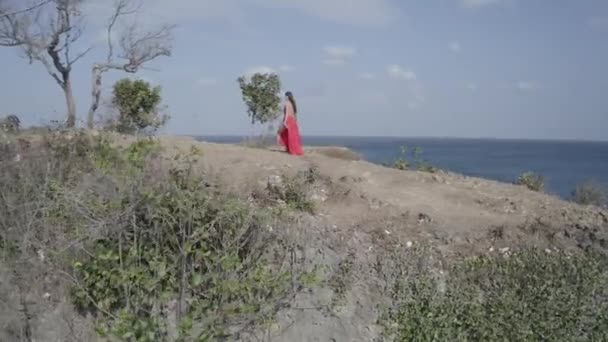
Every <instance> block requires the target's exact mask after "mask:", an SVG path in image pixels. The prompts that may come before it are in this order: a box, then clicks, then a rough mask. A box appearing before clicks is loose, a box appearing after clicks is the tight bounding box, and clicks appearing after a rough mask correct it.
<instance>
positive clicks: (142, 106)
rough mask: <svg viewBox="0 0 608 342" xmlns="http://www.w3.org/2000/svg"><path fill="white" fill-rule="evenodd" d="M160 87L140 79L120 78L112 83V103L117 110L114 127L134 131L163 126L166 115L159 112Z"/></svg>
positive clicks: (122, 130) (124, 130)
mask: <svg viewBox="0 0 608 342" xmlns="http://www.w3.org/2000/svg"><path fill="white" fill-rule="evenodd" d="M160 91H161V88H160V87H159V86H157V87H152V86H150V84H149V83H148V82H145V81H142V80H131V79H128V78H125V79H122V80H120V81H118V82H116V84H114V90H113V96H112V105H113V106H114V107H115V108H116V109H117V110H118V120H117V121H118V122H117V124H116V129H117V130H118V131H119V132H121V133H135V132H138V131H143V130H145V129H150V128H152V129H157V128H159V127H161V126H163V125H164V124H165V123H166V122H167V120H168V116H167V115H165V114H162V113H161V109H160V104H161V100H162V98H161V95H160Z"/></svg>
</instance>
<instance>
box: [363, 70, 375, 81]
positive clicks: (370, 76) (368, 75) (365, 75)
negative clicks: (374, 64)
mask: <svg viewBox="0 0 608 342" xmlns="http://www.w3.org/2000/svg"><path fill="white" fill-rule="evenodd" d="M359 78H362V79H364V80H373V79H374V78H376V75H374V74H372V73H370V72H364V73H361V74H359Z"/></svg>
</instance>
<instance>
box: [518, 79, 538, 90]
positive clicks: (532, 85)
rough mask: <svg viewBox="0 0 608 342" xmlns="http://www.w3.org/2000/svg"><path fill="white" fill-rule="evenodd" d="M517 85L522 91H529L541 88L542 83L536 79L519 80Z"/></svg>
mask: <svg viewBox="0 0 608 342" xmlns="http://www.w3.org/2000/svg"><path fill="white" fill-rule="evenodd" d="M516 87H517V89H519V90H520V91H525V92H529V91H535V90H539V89H540V87H541V85H540V84H539V83H538V82H535V81H519V82H517V84H516Z"/></svg>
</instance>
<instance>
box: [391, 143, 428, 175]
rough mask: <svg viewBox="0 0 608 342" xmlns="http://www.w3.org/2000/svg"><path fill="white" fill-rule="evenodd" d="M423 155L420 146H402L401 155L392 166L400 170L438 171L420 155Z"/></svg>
mask: <svg viewBox="0 0 608 342" xmlns="http://www.w3.org/2000/svg"><path fill="white" fill-rule="evenodd" d="M421 155H422V149H421V148H420V147H414V148H412V149H410V148H408V147H407V146H402V147H401V156H400V157H399V158H398V159H397V160H395V162H394V163H393V165H392V167H394V168H395V169H398V170H418V171H422V172H429V173H435V172H437V171H438V169H437V168H436V167H434V166H433V165H431V164H430V163H429V162H427V161H426V160H424V159H422V158H421V157H420V156H421Z"/></svg>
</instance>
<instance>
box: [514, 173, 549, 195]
mask: <svg viewBox="0 0 608 342" xmlns="http://www.w3.org/2000/svg"><path fill="white" fill-rule="evenodd" d="M516 184H517V185H522V186H525V187H526V188H528V189H529V190H532V191H539V192H540V191H543V190H544V189H545V178H544V177H543V176H541V175H539V174H537V173H534V172H531V171H528V172H524V173H523V174H522V175H521V176H519V178H518V179H517V182H516Z"/></svg>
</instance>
